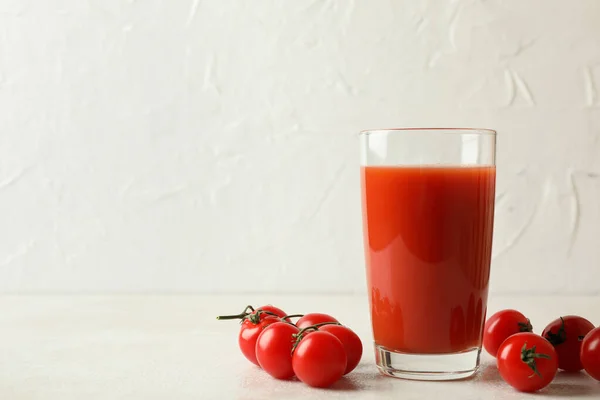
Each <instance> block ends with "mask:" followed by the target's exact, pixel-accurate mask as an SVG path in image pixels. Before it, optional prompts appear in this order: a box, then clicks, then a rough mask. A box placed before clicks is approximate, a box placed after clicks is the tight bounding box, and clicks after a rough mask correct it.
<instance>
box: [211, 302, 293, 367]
mask: <svg viewBox="0 0 600 400" xmlns="http://www.w3.org/2000/svg"><path fill="white" fill-rule="evenodd" d="M273 314H275V315H273ZM283 316H285V311H283V310H282V309H280V308H277V307H274V306H272V305H266V306H262V307H259V308H257V309H256V310H255V309H254V308H252V306H247V307H246V308H245V309H244V311H242V312H241V313H240V314H236V315H223V316H219V317H217V319H221V320H228V319H241V320H242V321H241V324H242V327H241V328H240V332H239V334H238V345H239V346H240V350H241V351H242V354H243V355H244V356H245V357H246V358H247V359H248V360H249V361H250V362H252V363H254V364H256V365H258V361H257V360H256V340H257V339H258V335H260V333H261V332H262V331H263V329H265V328H266V327H267V326H269V325H271V324H273V323H275V322H279V321H281V319H280V318H279V317H283Z"/></svg>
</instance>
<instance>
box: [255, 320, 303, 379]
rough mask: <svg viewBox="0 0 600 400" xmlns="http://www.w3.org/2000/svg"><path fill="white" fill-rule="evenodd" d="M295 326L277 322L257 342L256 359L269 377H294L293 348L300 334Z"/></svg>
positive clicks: (262, 333)
mask: <svg viewBox="0 0 600 400" xmlns="http://www.w3.org/2000/svg"><path fill="white" fill-rule="evenodd" d="M299 331H300V329H298V328H297V327H296V326H294V325H293V324H290V323H287V322H275V323H274V324H271V325H269V326H268V327H267V328H266V329H264V330H263V331H262V332H261V334H260V335H259V336H258V340H257V341H256V359H257V360H258V364H259V365H260V366H261V368H262V369H264V370H265V371H266V372H267V373H268V374H269V375H271V376H272V377H274V378H277V379H289V378H291V377H292V376H294V370H293V368H292V346H293V345H294V342H295V341H296V338H295V337H294V336H293V335H294V334H296V333H298V332H299Z"/></svg>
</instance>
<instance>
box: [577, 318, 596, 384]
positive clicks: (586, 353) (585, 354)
mask: <svg viewBox="0 0 600 400" xmlns="http://www.w3.org/2000/svg"><path fill="white" fill-rule="evenodd" d="M581 364H583V368H585V371H586V372H587V373H588V374H589V375H590V376H591V377H592V378H594V379H597V380H599V381H600V327H598V328H595V329H592V330H591V331H590V332H589V333H588V334H587V335H585V339H583V342H581Z"/></svg>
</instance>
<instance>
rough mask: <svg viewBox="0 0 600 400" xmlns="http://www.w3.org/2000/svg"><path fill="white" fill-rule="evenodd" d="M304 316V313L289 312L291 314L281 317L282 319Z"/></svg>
mask: <svg viewBox="0 0 600 400" xmlns="http://www.w3.org/2000/svg"><path fill="white" fill-rule="evenodd" d="M302 317H304V314H291V315H286V316H285V317H283V318H281V319H283V320H286V319H288V318H302Z"/></svg>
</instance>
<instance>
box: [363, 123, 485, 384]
mask: <svg viewBox="0 0 600 400" xmlns="http://www.w3.org/2000/svg"><path fill="white" fill-rule="evenodd" d="M360 143H361V185H362V208H363V228H364V243H365V258H366V270H367V286H368V290H369V303H370V312H371V322H372V328H373V337H374V340H375V353H376V362H377V367H378V368H379V370H380V371H381V372H382V373H383V374H385V375H389V376H394V377H400V378H408V379H418V380H450V379H461V378H466V377H468V376H471V375H473V374H474V373H475V371H476V370H477V368H478V366H479V354H480V352H481V342H482V335H483V325H484V323H485V316H486V308H487V296H488V286H489V276H490V261H491V251H492V231H493V225H494V195H495V186H496V166H495V164H496V163H495V155H496V132H495V131H493V130H489V129H470V128H469V129H463V128H416V129H381V130H368V131H363V132H361V133H360Z"/></svg>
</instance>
